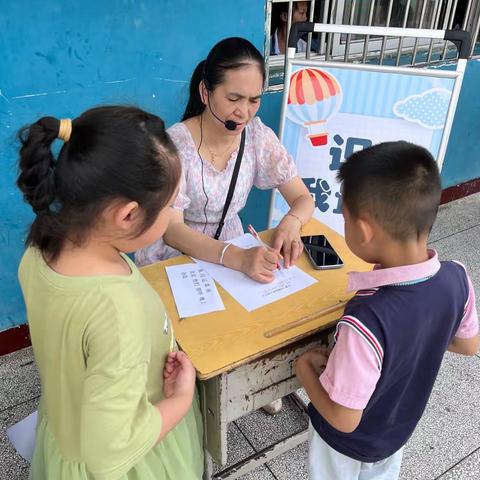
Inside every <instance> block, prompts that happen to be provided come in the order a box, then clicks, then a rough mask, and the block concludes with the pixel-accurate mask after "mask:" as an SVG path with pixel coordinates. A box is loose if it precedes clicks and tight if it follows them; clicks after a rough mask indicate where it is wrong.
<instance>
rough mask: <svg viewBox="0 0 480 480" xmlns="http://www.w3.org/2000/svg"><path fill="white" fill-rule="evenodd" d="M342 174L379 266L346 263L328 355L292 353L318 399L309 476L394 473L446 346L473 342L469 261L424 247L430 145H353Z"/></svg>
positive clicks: (329, 479)
mask: <svg viewBox="0 0 480 480" xmlns="http://www.w3.org/2000/svg"><path fill="white" fill-rule="evenodd" d="M338 179H339V180H340V181H341V182H342V192H343V215H344V218H345V240H346V242H347V245H348V246H349V248H350V249H351V251H352V252H353V253H354V254H355V255H357V256H358V257H360V258H362V259H363V260H365V261H366V262H369V263H375V264H377V266H376V267H375V269H374V270H373V271H371V272H352V273H350V278H349V290H350V291H352V290H353V291H357V293H356V295H355V297H353V298H352V299H351V300H350V302H348V304H347V306H346V308H345V313H344V316H343V317H342V319H341V320H340V322H339V323H338V325H337V330H336V334H335V337H336V343H335V347H334V348H333V350H332V352H331V353H330V355H328V352H327V350H326V349H325V348H317V349H314V350H312V351H310V352H307V353H305V354H304V355H302V356H301V357H300V358H299V359H298V360H297V363H296V367H295V368H296V374H297V376H298V378H299V380H300V383H301V384H302V385H303V386H304V387H305V390H306V392H307V394H308V396H309V397H310V400H311V403H310V405H309V416H310V420H311V425H310V454H309V469H310V476H311V478H312V479H314V480H320V479H321V480H354V479H355V480H357V479H361V480H366V479H382V480H383V479H389V480H390V479H391V480H394V479H396V478H398V475H399V471H400V464H401V460H402V453H403V446H404V445H405V443H406V442H407V440H408V439H409V437H410V435H411V434H412V433H413V431H414V429H415V427H416V425H417V423H418V421H419V420H420V418H421V416H422V414H423V411H424V409H425V406H426V404H427V401H428V398H429V396H430V393H431V391H432V388H433V384H434V382H435V378H436V377H437V373H438V370H439V368H440V364H441V362H442V358H443V355H444V353H445V351H446V350H450V351H452V352H456V353H461V354H464V355H474V354H475V353H476V352H477V349H478V345H479V336H478V318H477V313H476V309H475V295H474V292H473V287H472V284H471V281H470V279H469V278H468V275H467V273H466V271H465V269H464V267H463V266H462V265H461V264H459V263H457V262H439V260H438V258H437V254H436V252H435V251H434V250H429V249H428V248H427V240H428V235H429V232H430V229H431V227H432V225H433V222H434V221H435V217H436V214H437V210H438V205H439V201H440V194H441V184H440V175H439V172H438V169H437V165H436V163H435V161H434V159H433V158H432V156H431V155H430V153H429V152H428V151H427V150H425V149H424V148H422V147H418V146H416V145H412V144H410V143H407V142H387V143H382V144H379V145H376V146H373V147H370V148H368V149H365V150H362V151H359V152H356V153H354V154H353V155H352V156H350V157H349V159H348V160H347V161H346V162H345V163H344V164H343V165H342V167H341V168H340V171H339V174H338ZM324 366H325V370H324V371H323V367H324ZM322 371H323V373H322ZM319 380H320V381H319ZM312 427H313V428H312Z"/></svg>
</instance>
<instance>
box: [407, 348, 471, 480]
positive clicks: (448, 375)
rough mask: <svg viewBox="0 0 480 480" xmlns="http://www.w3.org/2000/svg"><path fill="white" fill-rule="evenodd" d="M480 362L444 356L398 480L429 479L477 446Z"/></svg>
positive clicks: (449, 354) (409, 444) (408, 445)
mask: <svg viewBox="0 0 480 480" xmlns="http://www.w3.org/2000/svg"><path fill="white" fill-rule="evenodd" d="M479 398H480V359H479V358H478V357H463V356H460V355H455V354H452V353H447V354H446V355H445V359H444V362H443V365H442V368H441V371H440V374H439V376H438V378H437V381H436V383H435V386H434V389H433V392H432V396H431V397H430V401H429V403H428V405H427V408H426V411H425V414H424V416H423V418H422V419H421V421H420V423H419V424H418V426H417V429H416V431H415V432H414V434H413V436H412V438H411V439H410V441H409V442H408V443H407V446H406V448H405V453H404V457H403V463H402V471H401V475H400V479H401V480H412V479H415V480H431V479H434V478H437V477H438V476H439V475H441V474H443V473H444V472H445V471H447V470H448V469H449V468H450V467H451V466H452V465H455V464H456V463H457V462H459V461H461V460H462V459H463V458H465V457H466V456H467V455H469V454H470V452H472V451H474V450H475V449H476V448H477V447H478V446H480V409H479V408H478V405H479V402H478V399H479Z"/></svg>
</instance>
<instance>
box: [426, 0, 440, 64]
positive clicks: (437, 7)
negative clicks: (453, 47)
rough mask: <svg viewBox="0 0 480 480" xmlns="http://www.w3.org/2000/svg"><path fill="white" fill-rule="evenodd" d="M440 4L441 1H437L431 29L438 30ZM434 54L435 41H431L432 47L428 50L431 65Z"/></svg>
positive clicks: (428, 59)
mask: <svg viewBox="0 0 480 480" xmlns="http://www.w3.org/2000/svg"><path fill="white" fill-rule="evenodd" d="M440 10H441V8H440V2H439V0H435V7H434V10H433V15H432V23H431V26H430V28H436V25H437V22H438V17H439V16H440ZM432 52H433V39H432V40H430V47H429V48H428V55H427V62H426V63H430V61H431V60H432Z"/></svg>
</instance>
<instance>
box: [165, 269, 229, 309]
mask: <svg viewBox="0 0 480 480" xmlns="http://www.w3.org/2000/svg"><path fill="white" fill-rule="evenodd" d="M165 270H166V272H167V276H168V281H169V282H170V287H171V289H172V292H173V297H174V298H175V304H176V305H177V311H178V315H179V317H180V318H185V317H193V316H194V315H201V314H202V313H208V312H216V311H218V310H225V305H224V304H223V302H222V298H221V297H220V294H219V293H218V290H217V287H216V285H215V282H214V281H213V279H212V277H211V276H210V275H209V274H208V272H206V271H205V269H204V268H203V267H202V266H201V265H198V264H194V263H190V264H186V265H175V266H173V267H165Z"/></svg>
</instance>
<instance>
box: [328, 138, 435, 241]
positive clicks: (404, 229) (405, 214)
mask: <svg viewBox="0 0 480 480" xmlns="http://www.w3.org/2000/svg"><path fill="white" fill-rule="evenodd" d="M337 179H338V180H339V181H340V182H342V197H343V202H344V204H345V206H346V207H347V208H348V211H349V212H350V213H351V214H352V216H353V217H356V218H358V217H359V216H360V215H361V214H362V213H363V212H365V213H368V214H370V215H371V216H372V217H373V218H374V220H375V221H376V222H377V223H378V224H379V225H380V226H381V227H382V228H383V229H384V230H385V231H386V232H387V233H388V234H389V235H390V236H391V237H392V238H394V239H396V240H400V241H403V240H406V239H409V238H413V237H416V238H418V237H419V236H420V235H421V234H424V233H428V232H429V231H430V229H431V228H432V225H433V222H434V221H435V218H436V216H437V211H438V206H439V203H440V195H441V191H442V187H441V180H440V173H439V171H438V167H437V163H436V162H435V160H434V158H433V157H432V155H431V154H430V152H429V151H428V150H426V149H425V148H423V147H420V146H418V145H414V144H412V143H408V142H404V141H399V142H385V143H380V144H378V145H374V146H373V147H369V148H366V149H364V150H361V151H358V152H355V153H354V154H352V155H351V156H350V157H349V158H348V159H347V161H346V162H345V163H343V164H342V166H341V167H340V170H339V172H338V175H337Z"/></svg>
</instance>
